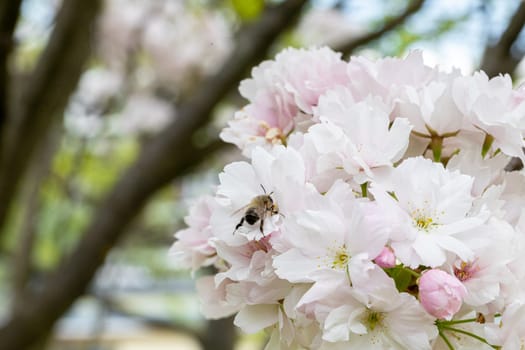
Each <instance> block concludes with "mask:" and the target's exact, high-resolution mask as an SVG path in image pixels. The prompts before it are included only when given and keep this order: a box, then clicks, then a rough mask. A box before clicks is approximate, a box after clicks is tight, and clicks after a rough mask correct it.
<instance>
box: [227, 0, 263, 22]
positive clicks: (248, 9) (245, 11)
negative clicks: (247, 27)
mask: <svg viewBox="0 0 525 350" xmlns="http://www.w3.org/2000/svg"><path fill="white" fill-rule="evenodd" d="M231 4H232V7H233V9H234V10H235V12H236V13H237V15H238V16H239V17H240V18H241V19H242V20H243V21H251V20H253V19H255V18H257V17H258V16H259V14H260V13H261V12H262V10H263V8H264V0H248V1H247V0H231Z"/></svg>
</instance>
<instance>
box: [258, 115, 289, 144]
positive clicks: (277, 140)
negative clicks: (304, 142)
mask: <svg viewBox="0 0 525 350" xmlns="http://www.w3.org/2000/svg"><path fill="white" fill-rule="evenodd" d="M259 125H260V127H261V129H262V132H263V133H264V138H265V139H266V141H268V142H270V143H272V144H274V145H276V144H283V145H284V144H286V136H285V135H284V134H283V131H282V130H281V129H280V128H277V127H271V126H270V125H269V124H268V123H267V122H265V121H261V122H260V123H259Z"/></svg>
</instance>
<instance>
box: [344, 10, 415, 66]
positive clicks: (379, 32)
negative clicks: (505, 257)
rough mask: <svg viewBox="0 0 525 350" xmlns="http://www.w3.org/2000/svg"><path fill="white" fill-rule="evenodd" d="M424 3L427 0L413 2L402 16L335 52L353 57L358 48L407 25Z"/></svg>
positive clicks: (353, 40)
mask: <svg viewBox="0 0 525 350" xmlns="http://www.w3.org/2000/svg"><path fill="white" fill-rule="evenodd" d="M424 2H425V0H413V1H412V2H411V3H410V5H408V6H407V7H406V8H405V10H404V11H403V12H402V13H401V14H399V15H398V16H396V17H393V18H392V19H390V20H388V21H387V22H385V24H384V25H383V26H382V27H381V28H379V29H378V30H376V31H373V32H370V33H367V34H364V35H362V36H361V37H359V38H355V39H352V40H351V41H349V42H347V43H344V44H341V45H339V46H338V47H336V48H335V50H336V51H339V52H342V53H343V55H344V56H349V55H351V54H352V53H353V52H354V51H355V49H357V48H358V47H360V46H363V45H366V44H368V43H370V42H372V41H374V40H377V39H379V38H381V37H382V36H383V35H384V34H386V33H387V32H390V31H392V30H394V29H396V28H397V27H399V26H401V25H402V24H403V23H405V21H406V20H407V18H408V17H410V16H412V15H413V14H414V13H416V12H417V11H419V9H420V8H421V7H422V6H423V3H424Z"/></svg>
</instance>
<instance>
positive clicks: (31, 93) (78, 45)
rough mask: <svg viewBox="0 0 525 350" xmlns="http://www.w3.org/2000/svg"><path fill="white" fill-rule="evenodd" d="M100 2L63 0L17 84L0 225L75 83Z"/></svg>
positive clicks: (0, 170) (1, 181) (0, 192)
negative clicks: (39, 52)
mask: <svg viewBox="0 0 525 350" xmlns="http://www.w3.org/2000/svg"><path fill="white" fill-rule="evenodd" d="M8 2H10V1H8ZM100 6H101V0H93V1H83V0H65V1H64V2H63V5H62V7H61V9H60V11H59V13H58V16H57V21H56V24H55V28H54V30H53V33H52V34H51V37H50V39H49V43H48V44H47V46H46V48H45V49H44V52H43V53H42V55H41V56H40V59H39V61H38V63H37V65H36V68H35V69H34V71H33V72H32V74H31V77H30V78H29V79H28V81H27V83H26V84H24V85H23V86H22V87H21V92H20V98H19V99H17V101H15V102H16V106H13V109H12V110H13V118H12V120H10V125H9V130H7V131H8V133H7V134H6V135H5V138H6V139H5V140H4V141H5V143H4V149H3V152H2V157H1V160H2V163H1V167H0V203H2V205H1V206H0V228H2V227H3V224H4V222H5V218H6V215H7V213H8V210H9V207H10V204H11V203H12V200H13V197H14V195H15V193H16V189H17V185H18V183H19V181H20V179H21V178H22V177H23V175H24V173H25V171H26V169H27V167H28V164H29V163H30V161H31V159H32V155H33V154H34V151H35V149H36V148H37V147H38V146H39V142H40V140H41V135H45V134H46V133H47V131H48V130H49V127H50V125H51V124H52V121H53V119H56V118H60V117H61V116H62V113H63V111H64V108H65V106H66V104H67V101H68V99H69V95H70V94H71V92H72V91H73V89H74V88H75V86H76V85H77V82H78V79H79V78H80V74H81V73H82V68H83V66H84V63H85V62H86V60H87V57H89V52H90V42H91V34H92V27H93V23H94V21H95V17H96V14H97V13H98V10H99V8H100ZM21 140H23V142H20V141H21ZM0 232H1V231H0Z"/></svg>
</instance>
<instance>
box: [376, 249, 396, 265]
mask: <svg viewBox="0 0 525 350" xmlns="http://www.w3.org/2000/svg"><path fill="white" fill-rule="evenodd" d="M374 262H375V263H376V264H377V265H378V266H379V267H382V268H385V269H386V268H390V267H394V266H396V256H395V255H394V252H393V251H392V249H391V248H390V247H384V248H383V250H382V251H381V253H379V255H378V256H377V257H376V258H375V259H374Z"/></svg>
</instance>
